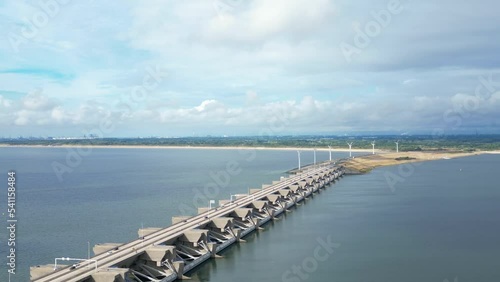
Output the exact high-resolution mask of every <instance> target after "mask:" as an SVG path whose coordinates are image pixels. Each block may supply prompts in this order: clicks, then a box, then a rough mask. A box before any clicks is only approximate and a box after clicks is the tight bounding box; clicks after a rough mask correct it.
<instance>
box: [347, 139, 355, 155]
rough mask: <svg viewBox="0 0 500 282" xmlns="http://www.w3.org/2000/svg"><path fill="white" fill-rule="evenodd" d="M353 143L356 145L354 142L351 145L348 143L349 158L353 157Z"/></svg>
mask: <svg viewBox="0 0 500 282" xmlns="http://www.w3.org/2000/svg"><path fill="white" fill-rule="evenodd" d="M352 143H354V142H351V143H349V142H347V145H349V158H351V157H352Z"/></svg>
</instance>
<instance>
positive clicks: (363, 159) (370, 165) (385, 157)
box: [343, 151, 500, 174]
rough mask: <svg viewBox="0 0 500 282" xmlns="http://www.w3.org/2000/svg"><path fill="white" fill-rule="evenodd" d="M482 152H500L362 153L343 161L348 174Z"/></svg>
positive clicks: (482, 152)
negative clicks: (362, 154)
mask: <svg viewBox="0 0 500 282" xmlns="http://www.w3.org/2000/svg"><path fill="white" fill-rule="evenodd" d="M484 154H495V155H496V154H500V151H477V152H470V153H468V152H445V151H441V152H431V151H427V152H399V153H396V152H390V153H382V154H375V155H364V156H359V157H356V158H352V159H348V160H346V161H345V162H343V165H344V166H345V167H346V169H348V170H349V173H350V174H364V173H368V172H370V171H372V170H373V169H376V168H379V167H385V166H395V165H401V164H407V163H416V162H426V161H435V160H450V159H455V158H465V157H472V156H478V155H484Z"/></svg>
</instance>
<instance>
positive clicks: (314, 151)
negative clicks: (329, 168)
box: [314, 148, 316, 165]
mask: <svg viewBox="0 0 500 282" xmlns="http://www.w3.org/2000/svg"><path fill="white" fill-rule="evenodd" d="M314 164H315V165H316V148H314Z"/></svg>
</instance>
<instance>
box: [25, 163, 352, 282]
mask: <svg viewBox="0 0 500 282" xmlns="http://www.w3.org/2000/svg"><path fill="white" fill-rule="evenodd" d="M343 174H344V168H343V167H342V166H336V165H334V163H332V162H325V163H322V164H320V165H314V166H309V167H307V168H306V169H303V170H301V171H297V172H296V174H295V175H290V176H289V177H282V178H281V180H279V181H273V183H272V184H271V185H263V186H262V189H250V191H249V194H240V195H236V199H234V200H233V199H231V200H220V201H219V206H218V207H215V208H212V209H209V208H200V209H199V210H198V213H199V214H198V215H197V216H193V217H182V216H179V217H173V218H172V225H171V226H168V227H166V228H143V229H139V231H138V239H136V240H133V241H131V242H128V243H125V244H117V243H105V244H97V245H95V246H94V248H93V251H94V254H95V256H94V257H91V258H90V259H89V260H83V261H80V262H78V263H75V264H72V265H60V264H56V262H55V263H54V264H48V265H37V266H32V267H31V268H30V275H31V281H34V282H49V281H50V282H69V281H75V282H111V281H116V282H121V281H137V282H138V281H153V282H169V281H174V280H176V279H186V278H189V277H187V276H186V273H187V272H189V271H191V270H192V269H193V268H195V267H196V266H198V265H200V264H201V263H203V262H205V261H206V260H208V259H210V258H214V257H217V256H218V255H217V254H218V253H220V252H221V251H222V250H223V249H225V248H227V247H229V246H230V245H232V244H234V243H237V242H241V241H244V239H243V238H244V237H245V236H246V235H248V234H250V233H251V232H253V231H255V230H258V229H261V228H262V227H261V226H262V225H263V224H265V223H266V222H269V221H270V220H273V219H275V218H277V217H278V216H279V215H280V214H282V213H283V212H287V211H288V210H289V209H290V208H291V207H293V206H294V205H296V204H297V203H299V202H301V201H303V200H304V199H306V198H307V197H310V196H312V195H313V194H315V193H318V192H320V189H323V188H325V187H326V186H327V185H329V184H331V183H333V182H334V181H335V180H337V179H338V178H339V177H341V176H342V175H343ZM60 260H63V261H64V260H70V259H69V258H68V259H64V258H61V259H60Z"/></svg>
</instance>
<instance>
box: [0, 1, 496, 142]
mask: <svg viewBox="0 0 500 282" xmlns="http://www.w3.org/2000/svg"><path fill="white" fill-rule="evenodd" d="M499 10H500V2H498V1H497V0H477V1H452V0H440V1H431V0H422V1H411V0H399V1H398V0H372V1H361V0H332V1H330V0H273V1H270V0H248V1H244V0H190V1H181V0H176V1H169V0H149V1H131V0H123V1H96V0H80V1H75V0H35V1H21V0H0V27H1V28H0V31H1V33H0V36H1V38H2V40H0V138H2V137H18V136H24V137H28V136H41V137H48V136H52V137H59V136H73V137H78V136H83V135H89V134H94V135H97V136H101V137H137V136H141V137H147V136H161V137H175V136H206V135H213V136H223V135H227V136H238V135H302V134H332V135H345V134H433V135H442V134H475V133H476V132H479V133H480V134H485V133H500V131H499V129H500V54H499V51H500V17H499V16H498V11H499Z"/></svg>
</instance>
